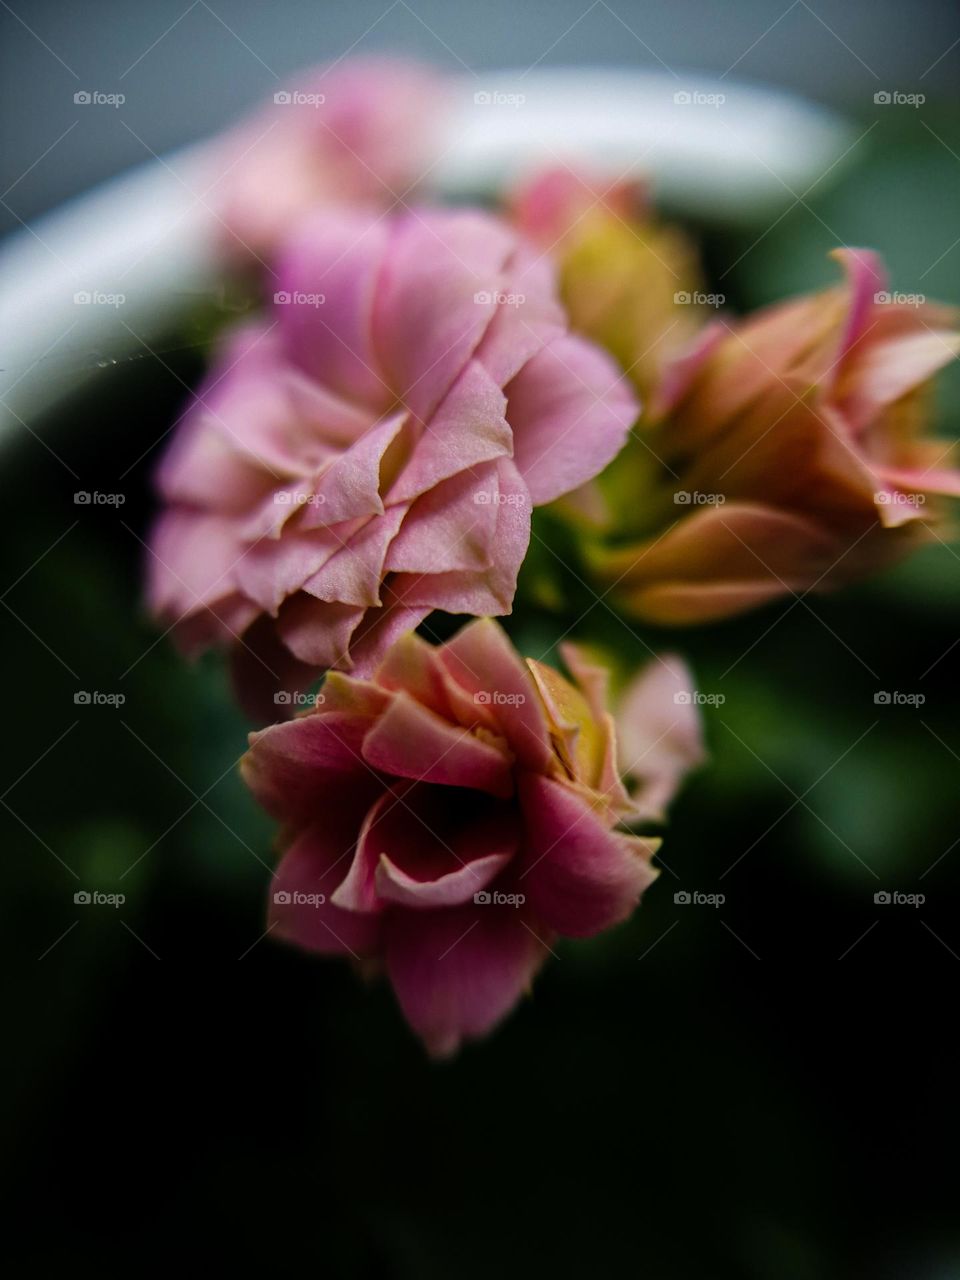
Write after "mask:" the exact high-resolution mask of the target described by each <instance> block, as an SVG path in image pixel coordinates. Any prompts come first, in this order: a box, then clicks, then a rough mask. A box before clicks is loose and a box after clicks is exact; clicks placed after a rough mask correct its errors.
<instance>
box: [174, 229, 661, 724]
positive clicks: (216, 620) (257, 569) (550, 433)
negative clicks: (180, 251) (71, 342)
mask: <svg viewBox="0 0 960 1280" xmlns="http://www.w3.org/2000/svg"><path fill="white" fill-rule="evenodd" d="M280 283H281V285H282V291H281V292H280V293H278V295H277V297H278V300H277V302H276V303H275V305H274V307H273V311H272V313H271V315H270V316H269V317H268V318H267V319H265V320H263V321H262V322H256V323H254V324H252V325H250V326H248V327H246V328H244V329H242V330H240V331H239V332H237V333H234V334H233V335H232V337H231V338H230V339H229V341H228V342H227V344H226V346H225V348H224V350H223V351H222V353H221V355H220V358H219V359H218V361H217V362H216V363H215V365H214V368H213V370H212V371H211V373H210V375H209V377H208V379H207V381H206V383H205V384H204V386H203V387H202V388H201V390H200V392H199V393H198V395H197V396H196V397H195V402H194V403H193V404H192V406H191V407H190V408H189V409H188V411H187V413H186V415H185V418H184V420H183V422H182V424H181V426H180V429H179V431H178V434H177V436H176V438H175V440H174V443H173V446H172V448H171V449H170V451H169V453H168V454H167V456H166V458H165V460H164V462H163V465H162V467H161V469H160V477H159V482H160V490H161V493H162V495H163V498H164V499H165V501H166V503H167V504H168V510H167V511H166V512H165V514H163V515H162V516H161V518H160V521H159V523H158V525H157V527H156V529H155V531H154V534H153V538H152V545H151V550H152V556H151V565H150V584H149V596H150V601H151V604H152V607H153V609H154V610H155V612H156V613H157V615H158V616H159V617H160V618H161V619H162V620H163V621H164V622H165V623H167V624H168V625H170V626H172V627H173V628H174V629H175V633H176V638H177V639H178V640H179V642H180V644H181V646H182V647H183V648H184V649H185V650H187V651H197V650H200V649H202V648H205V647H207V646H209V645H211V644H225V645H228V646H230V647H231V648H232V649H233V651H234V656H235V659H236V665H235V670H236V675H237V681H238V688H239V689H240V691H241V693H242V694H244V695H245V696H246V700H247V704H248V705H249V706H253V705H255V704H256V705H257V706H258V708H259V714H263V712H264V711H265V710H266V712H267V715H266V718H268V719H274V718H276V715H275V707H271V706H270V705H269V704H270V699H271V696H272V695H274V694H275V693H276V691H277V690H280V691H286V692H290V691H291V690H294V689H298V688H302V687H304V685H305V684H308V683H310V681H311V680H312V679H314V678H315V677H316V675H317V674H318V673H319V672H320V671H322V670H326V669H328V668H330V667H336V668H340V669H345V670H350V669H352V670H355V671H356V672H357V673H359V674H361V675H362V674H366V673H368V672H369V671H371V670H372V669H373V668H374V667H375V666H376V664H377V661H378V660H379V657H380V656H381V655H382V653H383V652H384V651H385V649H386V648H387V646H388V645H389V644H390V642H391V641H392V640H393V639H394V638H395V637H396V636H397V635H398V634H399V633H400V632H402V631H405V630H409V629H411V628H413V627H415V626H417V624H418V623H419V622H420V621H421V620H422V619H424V618H425V617H426V616H427V614H429V613H430V612H431V610H433V609H443V610H446V611H447V612H449V613H465V614H474V615H488V614H504V613H509V612H510V609H511V605H512V601H513V595H514V589H515V585H516V578H517V571H518V569H519V567H520V563H521V561H522V560H523V557H524V554H525V552H526V549H527V543H528V541H529V536H530V508H531V506H532V505H535V504H539V503H545V502H550V501H552V500H553V499H554V498H556V497H558V496H559V495H560V494H563V493H566V492H567V491H569V490H571V489H573V488H575V487H576V486H577V485H580V484H582V483H583V482H584V481H585V480H587V479H589V478H590V477H591V476H593V475H595V474H596V473H597V472H598V471H599V470H600V469H601V468H602V467H603V466H605V465H606V463H607V462H609V461H610V459H611V458H612V457H613V456H614V454H615V453H616V452H617V450H618V449H619V448H620V447H621V445H622V444H623V442H624V440H625V438H626V435H627V432H628V430H629V427H630V425H631V423H632V422H633V420H634V418H635V416H636V412H637V407H636V403H635V400H634V398H633V395H632V392H631V391H630V390H629V388H628V387H627V386H626V384H625V383H624V382H623V381H622V380H621V379H620V378H619V376H618V373H617V370H616V367H615V365H614V364H613V362H612V360H611V359H610V357H609V356H607V355H606V354H605V353H604V352H602V351H600V350H599V349H598V348H596V347H594V346H593V345H591V344H590V343H589V342H587V341H586V340H584V339H581V338H577V337H573V336H571V335H569V334H568V333H567V332H566V322H565V316H564V313H563V311H562V309H561V308H560V306H559V304H558V303H557V301H556V298H555V295H554V284H553V276H552V272H551V270H550V268H549V267H548V266H547V265H546V263H544V262H540V261H538V260H537V258H536V255H535V254H534V252H533V251H532V250H531V249H528V248H527V247H526V246H525V244H524V242H523V241H521V240H520V239H519V238H518V237H517V235H516V233H515V232H513V231H512V230H511V229H510V228H509V227H507V226H506V225H505V224H504V223H502V222H500V221H498V220H497V219H495V218H493V217H490V216H488V215H486V214H482V213H478V212H474V211H437V210H430V211H421V212H416V213H410V214H404V215H399V216H395V217H393V218H380V219H375V218H374V217H373V216H372V215H370V216H369V217H368V216H365V215H361V214H357V213H353V214H351V215H347V214H343V215H340V216H338V215H323V216H321V217H320V218H319V220H316V221H313V222H311V223H310V224H309V225H307V226H305V227H304V228H303V230H302V233H301V234H300V235H299V236H298V237H297V238H296V239H295V240H294V241H293V242H292V243H291V244H290V245H289V246H288V248H287V252H286V254H285V257H284V259H283V261H282V264H281V267H280Z"/></svg>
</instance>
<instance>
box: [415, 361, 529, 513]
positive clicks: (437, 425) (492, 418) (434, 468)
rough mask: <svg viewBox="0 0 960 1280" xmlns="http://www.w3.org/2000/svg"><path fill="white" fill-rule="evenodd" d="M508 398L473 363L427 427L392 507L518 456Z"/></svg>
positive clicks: (453, 387)
mask: <svg viewBox="0 0 960 1280" xmlns="http://www.w3.org/2000/svg"><path fill="white" fill-rule="evenodd" d="M506 408H507V400H506V396H505V395H504V394H503V391H502V390H501V388H500V386H499V384H498V383H496V382H494V380H493V379H492V378H491V377H490V374H489V373H488V372H487V371H486V369H484V368H483V366H482V365H480V364H478V363H477V361H475V360H472V361H470V362H469V363H468V364H467V366H466V368H465V369H464V370H463V372H462V373H461V374H460V376H459V378H458V379H457V381H456V382H455V383H454V385H453V386H452V387H451V389H450V391H449V393H448V394H447V396H446V398H445V399H444V400H443V402H442V404H441V405H440V406H439V408H438V409H437V411H436V413H435V414H434V415H433V417H432V418H431V420H430V422H429V423H428V424H427V427H426V430H425V431H424V432H423V434H422V436H421V437H420V439H419V440H418V441H417V444H416V446H415V448H414V450H413V456H412V457H411V458H410V461H409V462H408V463H407V466H406V467H405V468H404V470H403V472H402V473H401V475H400V476H399V477H398V479H397V481H396V483H395V484H394V486H393V487H392V489H391V490H390V500H391V501H392V502H406V501H409V500H410V499H411V498H416V497H419V495H420V494H422V493H427V492H428V491H430V490H431V489H433V488H434V487H435V486H436V485H438V484H439V483H440V482H441V481H442V480H446V479H448V478H449V477H450V476H455V475H458V474H459V473H460V472H463V471H468V470H469V469H470V468H472V467H478V466H479V465H480V464H481V463H484V462H490V461H492V460H493V459H495V458H502V457H507V456H509V454H511V453H512V452H513V433H512V432H511V430H510V426H509V424H508V422H507V419H506V417H505V416H504V415H505V413H506Z"/></svg>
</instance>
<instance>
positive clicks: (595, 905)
mask: <svg viewBox="0 0 960 1280" xmlns="http://www.w3.org/2000/svg"><path fill="white" fill-rule="evenodd" d="M519 791H520V800H521V804H522V805H523V812H524V820H525V823H526V832H527V834H526V844H525V848H524V870H523V871H522V873H521V874H520V877H519V879H518V882H517V883H518V887H519V888H520V890H521V891H522V892H523V893H525V894H526V895H527V900H528V902H529V903H530V906H531V907H532V909H533V911H534V912H535V913H536V915H537V916H538V917H539V918H540V919H541V920H543V921H544V922H545V923H546V924H547V925H549V926H550V928H552V929H556V931H557V932H558V933H561V934H566V935H568V936H570V937H576V938H581V937H590V936H591V935H592V934H595V933H599V932H600V931H601V930H602V929H608V928H610V926H611V925H614V924H617V923H619V922H620V921H621V920H625V919H626V918H627V916H629V915H630V914H631V912H632V911H633V910H634V908H635V907H636V905H637V903H638V902H639V900H640V895H641V894H642V893H643V891H644V889H646V887H647V886H648V885H649V884H651V883H652V882H653V881H654V880H655V879H656V876H657V872H656V871H655V870H654V869H653V868H652V867H651V866H650V858H651V857H652V856H653V853H654V852H655V850H656V843H655V842H651V841H646V840H641V839H639V838H638V837H636V836H627V835H624V834H623V833H622V832H619V831H612V830H610V828H609V826H608V825H607V823H605V822H604V820H603V818H602V817H601V815H600V814H599V813H598V812H597V811H596V810H595V809H593V808H592V807H591V806H590V805H589V804H588V803H587V802H586V800H584V799H583V798H582V797H581V796H579V795H578V794H577V793H576V792H575V791H573V790H572V789H571V788H570V786H568V785H567V784H566V783H563V782H554V781H552V780H551V779H549V778H544V777H541V776H539V775H535V774H526V775H524V776H523V777H522V779H521V781H520V785H519Z"/></svg>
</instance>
